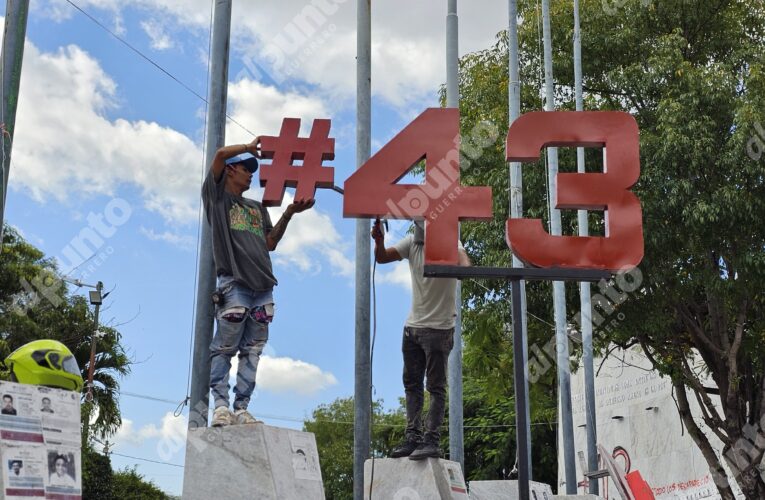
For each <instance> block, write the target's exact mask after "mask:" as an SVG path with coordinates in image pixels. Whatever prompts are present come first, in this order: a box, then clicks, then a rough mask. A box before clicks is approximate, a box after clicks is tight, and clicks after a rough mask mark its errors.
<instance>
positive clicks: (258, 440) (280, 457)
mask: <svg viewBox="0 0 765 500" xmlns="http://www.w3.org/2000/svg"><path fill="white" fill-rule="evenodd" d="M211 498H213V499H216V498H217V499H224V498H237V499H258V500H309V499H310V500H314V499H317V500H323V499H324V485H323V483H322V480H321V469H320V468H319V454H318V452H317V449H316V438H315V437H314V435H313V434H311V433H308V432H300V431H296V430H293V429H282V428H279V427H270V426H267V425H264V424H253V425H232V426H228V427H204V428H199V429H193V430H190V431H189V433H188V440H187V442H186V468H185V470H184V475H183V500H197V499H198V500H209V499H211Z"/></svg>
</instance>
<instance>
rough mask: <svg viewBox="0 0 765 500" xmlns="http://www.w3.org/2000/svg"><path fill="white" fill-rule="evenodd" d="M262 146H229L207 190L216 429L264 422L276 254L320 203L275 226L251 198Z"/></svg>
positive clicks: (303, 206) (302, 204) (298, 207)
mask: <svg viewBox="0 0 765 500" xmlns="http://www.w3.org/2000/svg"><path fill="white" fill-rule="evenodd" d="M258 142H259V138H257V137H256V138H255V140H254V141H252V142H251V143H250V144H239V145H233V146H225V147H222V148H220V149H219V150H218V151H217V152H216V153H215V158H214V159H213V162H212V165H211V166H210V170H209V171H208V173H207V177H206V178H205V181H204V184H203V186H202V201H203V202H204V207H205V215H206V216H207V221H208V222H209V223H210V225H211V226H212V245H213V260H214V261H215V269H216V274H217V276H218V288H217V290H216V293H215V294H214V296H213V301H214V302H215V317H216V320H217V324H218V328H217V330H216V332H215V337H213V341H212V343H211V344H210V389H211V391H212V395H213V399H214V400H215V411H214V412H213V420H212V426H213V427H219V426H223V425H230V424H234V423H236V424H252V423H255V422H257V420H255V418H254V417H253V416H252V415H250V413H249V412H248V411H247V405H248V404H249V402H250V396H252V392H253V390H254V389H255V374H256V372H257V369H258V363H259V361H260V355H261V354H262V353H263V348H264V347H265V345H266V341H267V340H268V324H269V323H270V322H271V320H272V319H273V315H274V298H273V288H274V286H275V285H276V278H275V277H274V274H273V270H272V268H271V256H270V255H269V252H272V251H274V250H275V249H276V245H277V244H278V243H279V241H280V240H281V238H282V236H284V231H285V230H286V229H287V224H288V223H289V221H290V219H291V218H292V216H293V215H294V214H296V213H300V212H303V211H305V210H307V209H309V208H311V207H312V206H313V204H314V200H312V199H311V200H297V201H296V202H295V203H292V204H291V205H289V206H288V207H287V209H286V210H285V211H284V214H283V215H282V217H281V218H280V219H279V222H277V223H276V225H272V224H271V218H270V217H269V215H268V211H267V210H266V209H265V208H264V207H263V205H262V204H261V203H259V202H257V201H255V200H251V199H249V198H244V197H243V196H242V194H243V193H244V192H245V191H247V190H248V189H249V188H250V182H251V181H252V176H253V174H254V173H255V171H256V170H257V169H258V160H257V159H256V158H255V156H253V154H252V153H257V147H258ZM237 353H238V357H239V367H238V369H237V374H236V386H235V387H234V396H235V397H234V405H233V408H234V412H233V413H232V412H231V410H229V396H228V391H229V385H228V378H229V375H228V373H229V370H230V369H231V358H232V357H233V356H234V355H235V354H237Z"/></svg>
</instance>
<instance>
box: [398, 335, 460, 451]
mask: <svg viewBox="0 0 765 500" xmlns="http://www.w3.org/2000/svg"><path fill="white" fill-rule="evenodd" d="M452 347H454V328H449V329H448V330H436V329H435V328H411V327H405V328H404V340H403V342H402V345H401V350H402V351H403V353H404V392H405V394H406V437H407V439H409V440H411V441H422V442H426V443H432V444H436V445H438V442H439V439H440V437H441V431H440V430H439V428H440V427H441V423H442V422H443V420H444V413H445V412H446V377H447V370H448V368H447V366H448V363H449V353H450V352H451V350H452ZM426 377H427V385H426V387H427V389H428V392H429V393H430V409H429V410H428V414H427V415H426V416H425V433H424V435H423V425H422V424H423V422H422V404H423V400H424V393H423V379H424V378H426Z"/></svg>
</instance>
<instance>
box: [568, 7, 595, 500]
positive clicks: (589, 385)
mask: <svg viewBox="0 0 765 500" xmlns="http://www.w3.org/2000/svg"><path fill="white" fill-rule="evenodd" d="M574 87H575V91H576V110H577V111H584V99H583V96H582V94H583V92H582V33H581V30H580V26H579V0H574ZM576 170H577V172H579V173H584V148H577V149H576ZM577 216H578V219H579V236H588V235H589V225H588V223H587V211H586V210H579V211H578V213H577ZM590 298H591V297H590V283H589V282H581V283H579V301H580V309H581V312H580V315H579V316H580V317H581V322H582V351H583V355H582V362H583V364H584V396H585V429H586V431H587V468H588V469H589V470H590V471H594V470H595V469H597V468H598V430H597V420H596V414H595V413H596V409H595V367H594V364H593V363H594V361H593V353H592V302H591V300H590ZM582 472H585V471H582ZM589 485H590V487H589V492H590V493H592V494H593V495H597V494H598V489H599V488H598V480H597V479H590V480H589Z"/></svg>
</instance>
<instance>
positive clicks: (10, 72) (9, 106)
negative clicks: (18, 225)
mask: <svg viewBox="0 0 765 500" xmlns="http://www.w3.org/2000/svg"><path fill="white" fill-rule="evenodd" d="M28 15H29V0H8V1H7V2H6V4H5V32H4V33H3V52H2V56H0V57H2V72H3V76H2V80H3V82H2V85H3V87H2V92H3V95H2V96H0V97H1V98H2V99H0V101H1V102H2V104H1V106H2V109H1V110H0V111H1V112H0V114H1V115H2V116H0V120H2V121H1V122H0V123H2V124H4V129H3V130H0V134H1V135H2V139H0V141H2V143H1V144H0V145H1V146H2V150H3V167H2V169H0V243H2V241H3V224H4V222H5V200H6V196H7V195H8V176H9V174H10V171H11V149H12V146H13V134H14V132H15V131H16V108H17V106H18V104H19V85H20V83H21V63H22V61H23V60H24V39H25V38H26V33H27V17H28Z"/></svg>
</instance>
